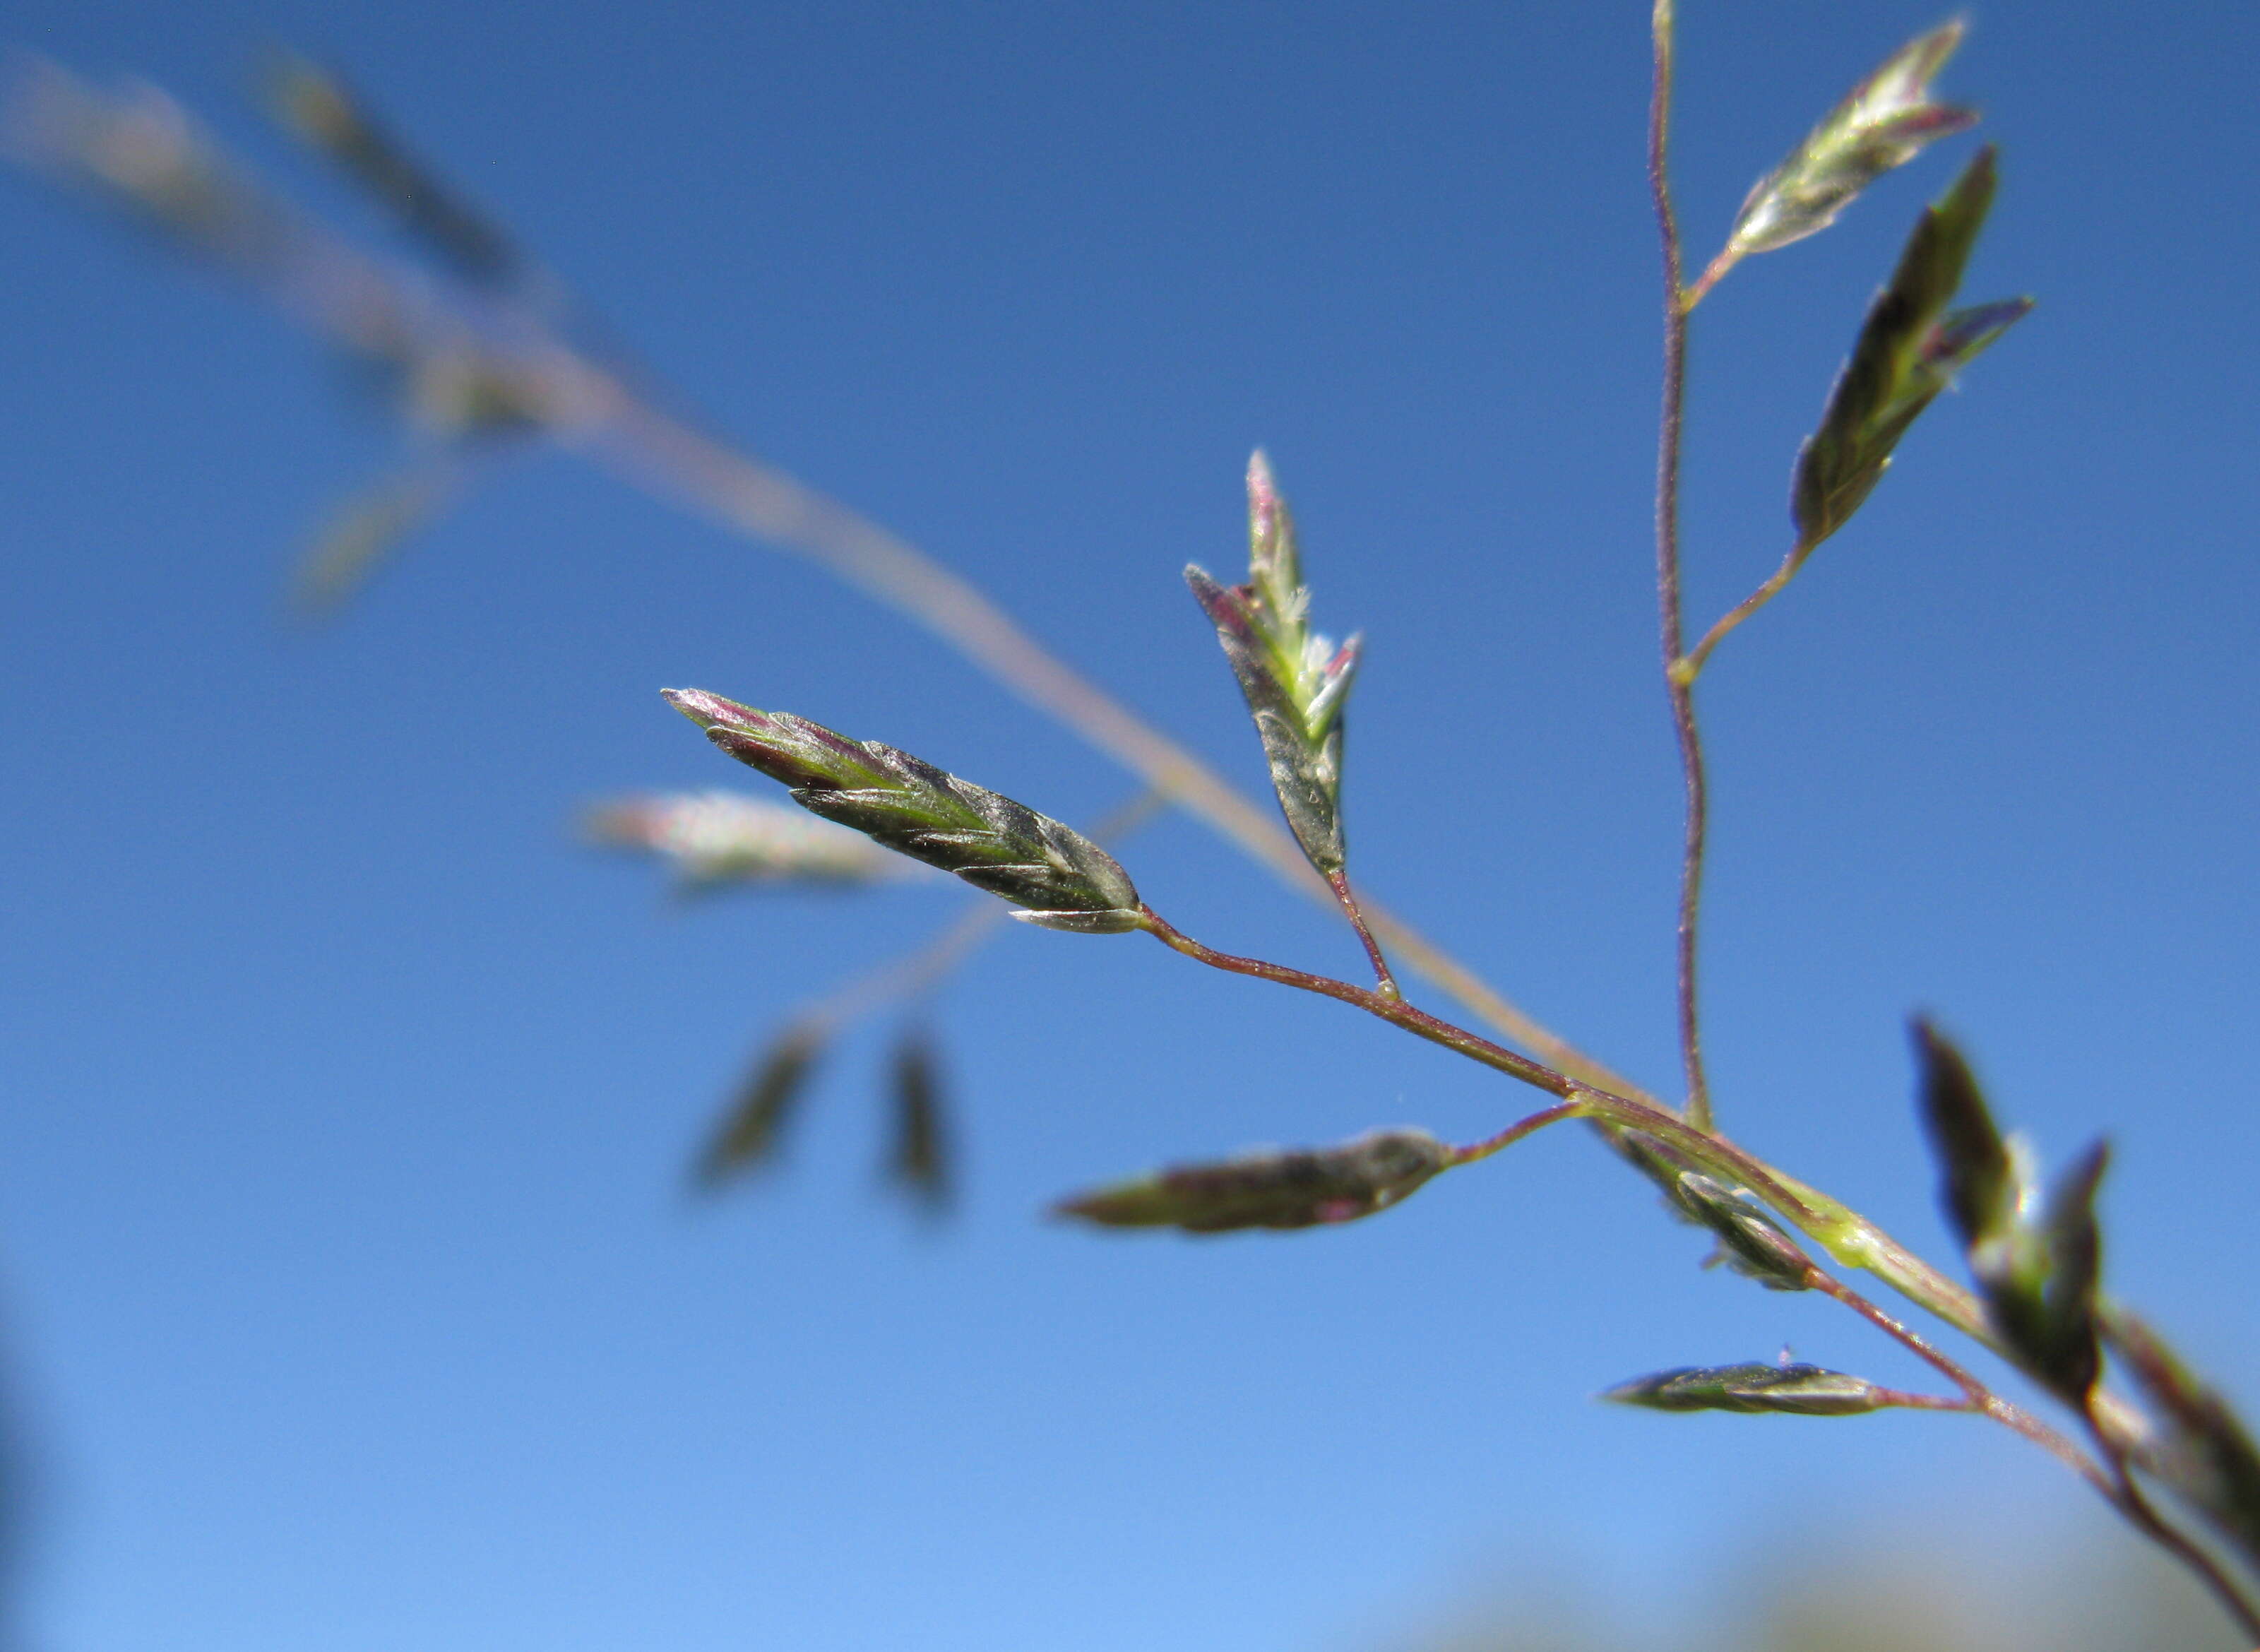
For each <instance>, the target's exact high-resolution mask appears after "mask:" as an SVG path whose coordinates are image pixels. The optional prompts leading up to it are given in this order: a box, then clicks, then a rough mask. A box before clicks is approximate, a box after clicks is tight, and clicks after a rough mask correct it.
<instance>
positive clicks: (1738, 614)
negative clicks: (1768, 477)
mask: <svg viewBox="0 0 2260 1652" xmlns="http://www.w3.org/2000/svg"><path fill="white" fill-rule="evenodd" d="M1812 554H1813V547H1812V546H1810V545H1799V546H1798V547H1796V548H1795V549H1794V550H1792V551H1791V552H1790V554H1788V555H1787V556H1785V557H1784V558H1782V562H1781V566H1780V567H1779V568H1777V569H1774V571H1773V573H1772V574H1771V576H1769V577H1768V578H1767V580H1766V582H1765V583H1763V585H1760V586H1759V587H1758V588H1757V589H1756V590H1754V591H1752V592H1751V593H1750V594H1749V596H1747V597H1743V598H1742V599H1741V601H1740V602H1738V603H1736V604H1734V606H1733V607H1732V608H1730V609H1728V610H1727V611H1726V612H1725V613H1724V614H1723V615H1721V616H1720V619H1719V622H1718V623H1717V624H1716V625H1714V626H1712V627H1711V628H1710V630H1708V631H1706V632H1705V633H1703V640H1702V641H1700V642H1699V643H1697V644H1696V645H1695V646H1694V647H1691V648H1690V649H1689V650H1688V651H1687V654H1686V656H1685V657H1684V659H1682V660H1681V661H1680V662H1679V664H1678V666H1677V668H1676V669H1675V676H1676V678H1677V681H1678V683H1680V685H1681V686H1682V687H1684V688H1686V689H1689V690H1692V689H1693V688H1694V686H1695V679H1696V678H1697V677H1699V676H1702V675H1703V667H1704V664H1705V662H1706V661H1708V660H1709V659H1710V657H1711V651H1712V650H1713V648H1715V647H1718V646H1719V645H1720V643H1721V642H1724V641H1725V640H1727V633H1729V632H1731V631H1733V630H1734V627H1735V626H1739V625H1741V623H1742V621H1743V620H1745V619H1749V617H1750V616H1751V615H1752V614H1754V613H1756V612H1757V611H1758V610H1759V609H1761V608H1763V607H1764V606H1765V605H1766V604H1768V603H1770V602H1771V601H1772V600H1773V599H1774V598H1775V597H1778V596H1779V595H1781V592H1782V588H1783V587H1784V586H1785V585H1787V584H1788V583H1789V582H1790V581H1791V580H1792V579H1795V578H1796V577H1797V570H1798V569H1800V568H1803V567H1804V566H1805V559H1806V557H1808V556H1810V555H1812Z"/></svg>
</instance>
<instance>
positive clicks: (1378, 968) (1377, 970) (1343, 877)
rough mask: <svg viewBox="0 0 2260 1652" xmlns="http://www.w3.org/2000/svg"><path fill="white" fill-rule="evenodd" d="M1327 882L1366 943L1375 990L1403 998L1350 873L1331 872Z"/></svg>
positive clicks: (1367, 957)
mask: <svg viewBox="0 0 2260 1652" xmlns="http://www.w3.org/2000/svg"><path fill="white" fill-rule="evenodd" d="M1327 884H1328V885H1329V886H1330V887H1331V888H1332V889H1333V890H1334V898H1335V899H1336V900H1338V901H1340V902H1341V909H1342V912H1343V913H1344V914H1345V915H1346V916H1347V917H1348V919H1349V926H1350V927H1351V928H1352V929H1355V930H1356V931H1357V938H1358V940H1361V941H1362V942H1364V943H1365V955H1366V959H1367V961H1368V962H1370V963H1371V964H1372V965H1373V983H1374V988H1375V990H1377V991H1378V992H1379V993H1380V994H1381V995H1382V996H1383V997H1384V998H1403V997H1404V996H1405V992H1404V990H1403V989H1402V988H1400V987H1399V986H1398V984H1397V977H1396V976H1393V975H1391V974H1390V972H1389V960H1388V959H1386V958H1384V956H1382V954H1381V943H1380V942H1379V941H1377V940H1374V938H1373V931H1372V930H1370V929H1369V928H1367V927H1366V923H1365V913H1364V912H1363V911H1362V909H1361V908H1360V907H1359V905H1358V904H1357V891H1356V890H1353V889H1352V888H1350V886H1349V874H1348V873H1347V872H1332V873H1329V874H1328V875H1327Z"/></svg>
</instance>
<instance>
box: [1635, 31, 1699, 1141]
mask: <svg viewBox="0 0 2260 1652" xmlns="http://www.w3.org/2000/svg"><path fill="white" fill-rule="evenodd" d="M1672 24H1673V18H1672V0H1656V11H1655V18H1654V38H1655V46H1656V76H1655V82H1654V86H1653V90H1652V92H1651V94H1650V97H1649V106H1648V184H1649V194H1650V195H1651V196H1652V197H1653V198H1654V200H1655V204H1656V232H1657V235H1658V237H1659V238H1660V239H1661V240H1662V242H1663V412H1662V415H1661V417H1660V418H1659V419H1658V421H1657V432H1656V608H1657V611H1658V617H1659V620H1660V626H1659V629H1660V631H1661V633H1662V640H1663V687H1664V692H1665V693H1666V694H1667V695H1668V696H1669V697H1670V701H1671V726H1672V729H1673V731H1674V732H1675V733H1677V736H1678V740H1679V766H1680V769H1681V772H1682V774H1683V775H1684V777H1685V782H1686V794H1687V821H1686V832H1685V836H1684V841H1683V845H1682V849H1681V855H1680V862H1679V950H1678V970H1677V976H1678V1001H1679V1059H1680V1064H1681V1066H1682V1067H1683V1068H1684V1069H1685V1072H1686V1080H1687V1122H1688V1123H1690V1124H1691V1125H1692V1126H1695V1128H1697V1129H1698V1130H1703V1131H1708V1130H1711V1129H1712V1128H1713V1126H1714V1125H1715V1122H1716V1120H1715V1117H1714V1114H1713V1111H1712V1106H1711V1085H1710V1080H1709V1078H1708V1077H1707V1076H1706V1075H1705V1072H1704V1069H1703V1037H1702V1023H1701V1019H1700V1017H1699V1012H1698V1002H1697V996H1696V975H1695V969H1696V959H1697V952H1698V946H1697V940H1698V932H1699V926H1700V922H1701V916H1702V903H1703V853H1704V840H1705V837H1706V833H1707V830H1708V825H1709V815H1710V805H1709V797H1708V787H1707V784H1706V778H1705V775H1704V769H1703V737H1702V733H1701V731H1700V730H1699V727H1698V726H1697V725H1696V721H1695V699H1694V694H1693V691H1692V689H1691V686H1690V683H1688V682H1683V681H1682V680H1681V677H1680V671H1681V667H1680V658H1681V654H1682V648H1681V641H1682V633H1683V620H1682V611H1683V606H1684V604H1683V603H1682V600H1681V597H1680V592H1679V450H1680V431H1681V426H1682V425H1683V423H1684V412H1685V401H1686V383H1687V311H1688V310H1689V308H1690V304H1689V301H1688V296H1687V290H1686V289H1685V287H1684V285H1683V284H1682V282H1681V254H1680V246H1679V218H1678V214H1677V212H1676V211H1674V209H1673V207H1672V204H1671V179H1670V166H1669V160H1670V132H1671V68H1672Z"/></svg>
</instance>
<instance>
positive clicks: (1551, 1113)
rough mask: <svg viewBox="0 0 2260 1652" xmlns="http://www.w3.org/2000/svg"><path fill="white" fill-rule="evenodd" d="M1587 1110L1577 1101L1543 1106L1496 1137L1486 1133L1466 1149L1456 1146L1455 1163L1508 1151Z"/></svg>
mask: <svg viewBox="0 0 2260 1652" xmlns="http://www.w3.org/2000/svg"><path fill="white" fill-rule="evenodd" d="M1584 1112H1585V1105H1584V1103H1583V1102H1578V1101H1564V1102H1557V1103H1556V1104H1555V1105H1553V1106H1551V1107H1544V1108H1541V1109H1540V1110H1539V1111H1538V1112H1534V1113H1532V1114H1531V1115H1530V1116H1529V1117H1528V1118H1527V1119H1516V1120H1515V1121H1514V1122H1513V1124H1511V1125H1509V1126H1507V1127H1506V1128H1505V1129H1504V1130H1502V1131H1500V1132H1499V1133H1498V1134H1497V1135H1495V1136H1485V1137H1484V1139H1483V1140H1482V1141H1471V1142H1470V1143H1469V1144H1468V1145H1467V1146H1466V1147H1464V1148H1453V1149H1452V1155H1451V1162H1452V1163H1454V1164H1455V1165H1457V1164H1473V1163H1475V1162H1477V1160H1478V1159H1488V1158H1489V1157H1491V1155H1492V1154H1494V1153H1504V1152H1505V1151H1506V1149H1507V1148H1511V1147H1513V1145H1514V1144H1515V1143H1516V1142H1518V1141H1521V1140H1522V1139H1523V1138H1524V1137H1525V1136H1533V1135H1536V1134H1538V1133H1539V1132H1540V1131H1541V1130H1543V1129H1544V1128H1545V1127H1546V1126H1548V1125H1550V1124H1560V1123H1561V1122H1562V1120H1563V1119H1578V1118H1583V1117H1584Z"/></svg>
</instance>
